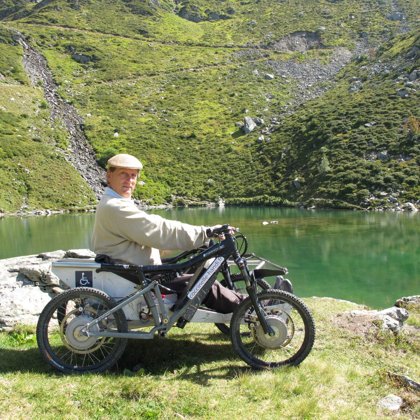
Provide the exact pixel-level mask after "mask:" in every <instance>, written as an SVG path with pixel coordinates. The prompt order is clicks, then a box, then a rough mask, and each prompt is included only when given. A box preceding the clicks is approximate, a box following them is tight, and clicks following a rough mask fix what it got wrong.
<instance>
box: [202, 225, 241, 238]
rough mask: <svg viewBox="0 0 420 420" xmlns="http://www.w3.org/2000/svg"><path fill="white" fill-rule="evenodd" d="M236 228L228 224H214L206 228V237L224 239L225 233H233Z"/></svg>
mask: <svg viewBox="0 0 420 420" xmlns="http://www.w3.org/2000/svg"><path fill="white" fill-rule="evenodd" d="M237 230H238V229H236V228H234V227H233V226H229V225H216V226H213V227H211V228H208V229H207V230H206V234H207V237H209V238H218V239H220V240H223V239H225V233H229V234H231V235H233V234H234V233H235V232H236V231H237Z"/></svg>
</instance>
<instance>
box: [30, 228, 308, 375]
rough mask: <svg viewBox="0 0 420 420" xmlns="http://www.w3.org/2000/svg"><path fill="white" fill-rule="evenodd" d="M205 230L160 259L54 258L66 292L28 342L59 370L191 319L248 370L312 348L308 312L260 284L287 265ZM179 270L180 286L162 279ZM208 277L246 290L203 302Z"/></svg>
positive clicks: (81, 368)
mask: <svg viewBox="0 0 420 420" xmlns="http://www.w3.org/2000/svg"><path fill="white" fill-rule="evenodd" d="M209 233H210V235H211V236H212V237H214V238H218V240H217V241H216V242H213V243H212V244H211V245H210V246H209V247H205V248H199V249H197V250H194V251H189V252H186V253H182V254H180V255H178V256H176V257H173V258H169V259H166V260H164V261H163V264H161V265H132V264H119V263H115V262H113V261H112V260H111V259H110V258H108V257H106V256H97V257H96V259H73V258H68V259H63V260H59V261H56V262H54V263H53V264H52V271H53V273H54V274H55V275H57V276H58V277H59V279H60V281H61V283H62V285H63V287H64V288H66V289H67V290H65V291H63V292H62V293H60V294H58V295H57V296H56V297H54V298H53V299H52V300H51V301H50V302H49V303H48V304H47V305H46V306H45V308H44V309H43V311H42V312H41V314H40V317H39V320H38V324H37V342H38V347H39V350H40V352H41V354H42V356H43V357H44V359H45V360H46V362H47V363H49V364H50V365H51V366H53V367H54V368H55V369H57V370H58V371H60V372H64V373H88V372H102V371H105V370H107V369H110V368H111V367H113V366H114V365H115V364H116V363H117V362H118V360H119V359H120V358H121V356H122V354H123V352H124V350H125V347H126V345H127V341H128V339H143V340H144V339H152V338H153V337H154V336H155V335H160V336H162V337H164V336H166V335H167V334H168V332H169V331H170V330H171V328H173V327H179V328H183V327H184V326H185V325H186V324H187V323H189V322H195V323H197V322H198V323H213V324H216V326H217V327H218V328H219V329H220V330H221V331H222V332H224V333H226V334H229V335H230V340H231V342H232V346H233V349H234V350H235V352H236V353H237V354H238V356H239V357H240V358H241V359H242V360H244V361H245V362H246V363H247V364H248V365H250V366H251V367H252V368H255V369H273V368H277V367H280V366H285V365H298V364H300V363H301V362H302V361H303V360H304V359H305V358H306V357H307V356H308V354H309V353H310V351H311V349H312V347H313V344H314V340H315V324H314V320H313V317H312V315H311V313H310V311H309V309H308V308H307V306H306V305H305V304H304V303H303V301H302V300H301V299H299V298H298V297H297V296H295V295H294V294H293V293H291V290H289V289H288V290H289V291H285V290H279V289H274V288H272V285H271V284H270V282H269V281H268V280H267V279H269V278H274V279H275V280H277V281H278V280H280V281H283V277H282V276H283V275H285V274H287V269H286V268H283V267H280V266H278V265H276V264H274V263H271V262H270V261H268V260H265V259H264V258H261V257H258V256H256V255H254V254H248V253H247V246H248V242H247V240H246V238H245V237H244V236H243V235H235V234H234V232H233V231H232V228H231V227H230V226H228V225H223V226H222V227H220V228H217V229H213V231H211V232H209ZM182 276H184V278H188V284H187V286H186V287H185V288H184V290H183V291H182V293H179V292H178V293H177V292H176V291H175V290H173V289H172V288H171V282H173V281H174V280H175V279H177V278H180V277H182ZM218 279H219V280H220V281H221V283H222V284H224V285H225V286H226V287H229V288H231V289H233V290H240V291H242V292H243V293H245V294H247V295H248V296H247V297H246V298H245V299H244V300H243V301H242V302H241V303H240V304H239V305H238V306H237V308H236V309H235V310H234V312H233V313H229V314H222V313H218V312H216V311H214V310H211V309H209V308H206V307H204V306H203V301H205V298H206V296H207V294H208V293H209V291H210V289H211V287H212V284H213V283H214V282H215V281H216V280H218ZM275 280H273V281H272V283H273V284H274V282H275ZM284 281H286V284H290V283H288V282H287V280H284ZM172 284H173V283H172ZM286 289H287V288H286Z"/></svg>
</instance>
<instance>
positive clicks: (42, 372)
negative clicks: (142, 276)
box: [0, 298, 420, 419]
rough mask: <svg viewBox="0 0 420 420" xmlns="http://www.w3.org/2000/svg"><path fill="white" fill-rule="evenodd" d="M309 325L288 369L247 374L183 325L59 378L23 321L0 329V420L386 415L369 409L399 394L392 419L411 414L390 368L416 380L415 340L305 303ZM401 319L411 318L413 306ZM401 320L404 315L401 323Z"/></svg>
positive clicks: (201, 329)
mask: <svg viewBox="0 0 420 420" xmlns="http://www.w3.org/2000/svg"><path fill="white" fill-rule="evenodd" d="M305 301H306V303H307V304H308V305H309V306H310V307H311V309H312V311H313V313H314V317H315V319H316V323H317V339H316V342H315V347H314V349H313V351H312V353H311V354H310V355H309V356H308V358H307V359H306V360H305V361H304V362H303V363H302V364H301V365H300V367H298V368H284V369H279V370H276V371H267V372H255V371H252V370H250V369H248V368H247V366H246V365H244V363H243V362H241V361H240V360H239V359H238V357H237V356H236V355H235V354H234V353H233V352H232V348H231V345H230V341H229V340H228V339H227V338H226V337H225V336H223V335H222V334H221V333H219V332H218V330H217V329H216V328H215V327H214V326H212V325H208V326H203V325H198V324H196V325H193V324H191V325H187V327H186V328H185V329H184V330H179V329H173V330H171V332H170V334H169V336H168V338H165V339H162V338H160V339H158V338H156V339H154V340H151V341H144V342H140V341H135V340H131V341H130V342H129V346H128V348H127V350H126V352H125V354H124V355H123V358H122V359H121V361H120V364H119V366H118V368H117V369H115V370H113V371H112V372H110V373H107V374H100V375H86V376H65V375H59V374H56V373H54V372H53V371H52V370H51V369H50V368H49V367H47V366H46V364H45V363H44V362H43V361H42V360H41V356H40V355H39V353H38V351H37V349H36V341H35V337H34V335H33V331H34V330H33V328H32V327H20V328H17V329H16V330H15V331H14V332H11V333H0V354H1V359H0V360H1V361H0V372H1V377H0V397H1V398H0V409H1V412H2V417H3V418H9V417H13V418H28V417H31V418H35V419H36V418H43V419H49V418H51V419H52V418H57V417H58V418H62V417H66V418H74V419H78V418H125V417H138V418H174V417H180V418H208V419H210V418H222V419H225V418H226V419H227V418H234V419H240V418H247V419H257V418H264V419H275V418H276V419H277V418H319V419H330V418H340V419H354V418H360V419H371V418H379V417H380V418H395V414H394V413H392V412H388V411H384V410H381V409H379V408H378V405H377V404H378V401H379V400H381V399H382V398H384V397H385V396H386V395H388V394H391V393H392V394H396V395H399V396H401V397H402V398H403V399H404V405H403V409H402V411H401V412H400V413H399V414H398V416H399V418H402V419H409V418H414V417H416V416H418V415H419V414H420V413H419V411H418V407H419V405H418V402H419V398H418V394H416V393H415V391H413V390H410V389H409V388H404V387H403V386H402V385H401V384H400V383H398V381H395V380H394V379H392V377H391V376H389V375H388V372H390V373H392V374H403V375H407V376H409V377H410V378H412V379H413V380H417V381H418V378H419V374H420V372H419V363H418V350H419V348H418V341H417V343H416V341H415V337H416V336H411V340H410V339H409V337H408V336H405V335H404V334H403V335H401V336H399V337H394V336H388V335H387V336H382V335H381V334H374V335H372V336H368V337H364V336H361V335H358V334H356V333H354V332H352V331H350V330H347V329H345V328H342V327H339V326H338V325H337V323H336V320H337V314H339V313H342V312H344V311H349V310H353V309H357V308H359V307H358V306H357V305H355V304H352V303H349V302H343V301H336V300H333V299H319V298H310V299H305ZM410 318H413V319H414V320H415V319H417V321H418V319H419V318H420V314H419V312H418V308H417V309H416V308H411V309H410ZM410 318H409V319H410Z"/></svg>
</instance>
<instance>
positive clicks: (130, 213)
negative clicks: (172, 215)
mask: <svg viewBox="0 0 420 420" xmlns="http://www.w3.org/2000/svg"><path fill="white" fill-rule="evenodd" d="M109 210H110V212H109V213H110V214H108V222H110V223H111V226H110V228H111V229H112V230H113V231H114V233H115V234H116V235H120V236H121V237H122V238H124V239H128V240H130V241H132V242H136V243H138V244H139V245H143V246H148V247H151V248H158V249H180V250H188V249H194V248H197V247H199V246H201V245H203V244H204V242H205V241H206V239H207V236H206V229H207V226H193V225H190V224H187V223H181V222H179V221H174V220H168V219H164V218H163V217H160V216H158V215H155V214H148V213H146V212H144V211H142V210H140V209H139V208H138V207H137V206H136V205H135V204H134V203H132V202H129V201H124V200H115V202H114V203H113V204H112V206H110V207H109Z"/></svg>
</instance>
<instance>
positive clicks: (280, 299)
mask: <svg viewBox="0 0 420 420" xmlns="http://www.w3.org/2000/svg"><path fill="white" fill-rule="evenodd" d="M257 299H258V302H259V304H260V306H261V307H262V310H263V314H264V317H265V320H266V321H267V323H268V325H269V326H270V327H271V329H272V332H273V334H272V335H269V334H265V333H264V330H263V327H262V325H261V324H260V322H259V320H258V317H257V314H256V312H255V309H254V306H253V304H252V302H251V299H250V298H249V297H248V298H247V299H245V300H244V301H243V302H242V303H241V304H240V305H239V306H238V308H237V309H236V310H235V312H234V313H233V316H232V320H231V323H230V332H231V341H232V345H233V348H234V350H235V351H236V353H238V355H239V357H241V359H242V360H244V361H245V362H246V363H247V364H248V365H250V366H251V367H253V368H255V369H272V368H276V367H280V366H286V365H294V366H296V365H298V364H299V363H301V362H302V361H303V360H304V359H305V358H306V357H307V356H308V354H309V353H310V351H311V349H312V346H313V344H314V341H315V323H314V320H313V318H312V315H311V313H310V312H309V309H308V308H307V306H306V305H305V304H304V303H303V302H302V301H301V300H300V299H299V298H298V297H296V296H295V295H292V294H290V293H288V292H284V291H281V290H275V289H270V290H266V291H263V292H261V293H259V294H258V295H257Z"/></svg>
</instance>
